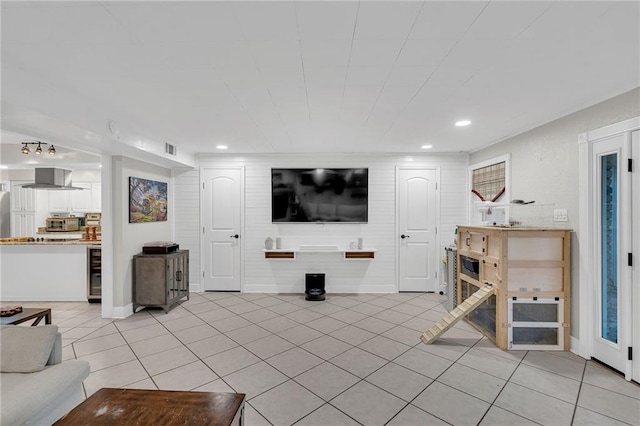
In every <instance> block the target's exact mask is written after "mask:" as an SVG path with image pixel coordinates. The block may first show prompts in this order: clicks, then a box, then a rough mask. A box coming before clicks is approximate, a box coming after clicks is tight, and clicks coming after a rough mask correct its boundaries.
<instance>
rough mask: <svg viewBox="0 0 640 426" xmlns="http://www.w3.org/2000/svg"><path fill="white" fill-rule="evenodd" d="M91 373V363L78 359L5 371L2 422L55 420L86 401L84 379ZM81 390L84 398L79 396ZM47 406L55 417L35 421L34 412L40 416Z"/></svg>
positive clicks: (0, 418) (23, 422) (0, 415)
mask: <svg viewBox="0 0 640 426" xmlns="http://www.w3.org/2000/svg"><path fill="white" fill-rule="evenodd" d="M34 328H35V327H34ZM38 328H39V327H38ZM87 376H89V363H88V362H86V361H76V360H69V361H65V362H63V363H61V364H56V365H52V366H47V367H45V368H44V369H43V370H42V371H39V372H37V373H30V374H21V373H2V377H0V379H1V380H2V388H1V392H2V393H1V394H0V397H1V398H2V410H0V425H22V424H36V425H39V424H51V423H53V422H54V421H56V420H57V419H58V418H60V417H62V416H63V415H64V414H65V413H66V412H67V411H69V410H70V409H71V408H73V407H74V406H75V405H76V404H78V403H80V402H81V401H82V399H83V398H82V396H83V393H82V381H83V380H84V379H85V378H87ZM78 390H79V395H80V398H78V397H76V396H75V395H77V394H78ZM69 398H72V399H71V400H70V401H67V400H68V399H69ZM58 406H60V408H61V409H58V408H57V407H58ZM43 410H45V411H51V414H52V417H53V419H52V420H51V421H48V422H40V421H32V419H33V418H34V416H36V418H40V417H41V415H42V411H43Z"/></svg>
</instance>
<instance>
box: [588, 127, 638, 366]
mask: <svg viewBox="0 0 640 426" xmlns="http://www.w3.org/2000/svg"><path fill="white" fill-rule="evenodd" d="M630 155H631V154H630V134H628V133H625V134H620V135H617V136H614V137H611V138H608V139H605V140H603V141H601V142H595V143H594V144H593V155H592V163H591V164H592V167H593V170H594V174H593V176H594V182H593V184H592V188H593V191H592V192H593V198H592V199H593V205H592V208H593V211H594V212H595V215H594V217H595V221H594V222H595V223H594V224H593V225H594V226H593V229H592V232H593V235H594V236H595V239H594V241H595V244H594V248H595V250H594V254H593V256H594V258H593V264H594V270H593V274H594V282H595V286H594V287H595V297H594V301H595V306H594V310H593V312H594V320H595V323H594V327H593V330H594V336H593V351H592V356H593V357H594V358H596V359H598V360H599V361H602V362H604V363H605V364H607V365H609V366H611V367H613V368H615V369H616V370H619V371H621V372H623V373H624V374H625V375H626V376H627V378H630V375H631V361H630V360H629V356H628V355H629V352H628V351H629V348H630V347H631V344H632V340H631V339H632V332H633V330H632V306H633V303H632V292H631V282H632V275H631V267H630V266H629V265H628V254H629V253H631V246H632V229H631V214H632V213H631V202H632V200H631V197H632V192H631V173H629V172H628V170H627V159H628V158H630Z"/></svg>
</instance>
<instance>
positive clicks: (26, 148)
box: [20, 141, 56, 155]
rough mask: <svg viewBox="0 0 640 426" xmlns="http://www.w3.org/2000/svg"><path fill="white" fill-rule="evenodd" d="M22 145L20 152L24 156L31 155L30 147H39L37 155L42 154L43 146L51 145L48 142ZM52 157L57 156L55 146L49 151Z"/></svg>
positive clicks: (36, 150)
mask: <svg viewBox="0 0 640 426" xmlns="http://www.w3.org/2000/svg"><path fill="white" fill-rule="evenodd" d="M20 143H21V144H22V148H20V152H22V153H23V154H30V153H31V150H30V149H29V145H38V146H37V147H36V149H35V151H34V152H35V153H36V154H37V155H40V154H42V145H49V144H48V143H46V142H40V141H33V142H20ZM47 152H48V153H49V154H50V155H55V154H56V149H55V148H54V147H53V145H51V146H50V147H49V149H48V151H47Z"/></svg>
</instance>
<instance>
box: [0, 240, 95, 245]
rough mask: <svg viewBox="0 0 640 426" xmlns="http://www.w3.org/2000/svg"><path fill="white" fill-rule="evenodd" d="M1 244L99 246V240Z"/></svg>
mask: <svg viewBox="0 0 640 426" xmlns="http://www.w3.org/2000/svg"><path fill="white" fill-rule="evenodd" d="M0 245H3V246H60V245H64V246H99V245H102V241H100V240H73V241H20V242H0Z"/></svg>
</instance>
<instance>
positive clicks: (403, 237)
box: [400, 234, 411, 240]
mask: <svg viewBox="0 0 640 426" xmlns="http://www.w3.org/2000/svg"><path fill="white" fill-rule="evenodd" d="M400 238H402V239H403V240H404V239H405V238H411V236H410V235H404V234H402V235H400Z"/></svg>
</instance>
